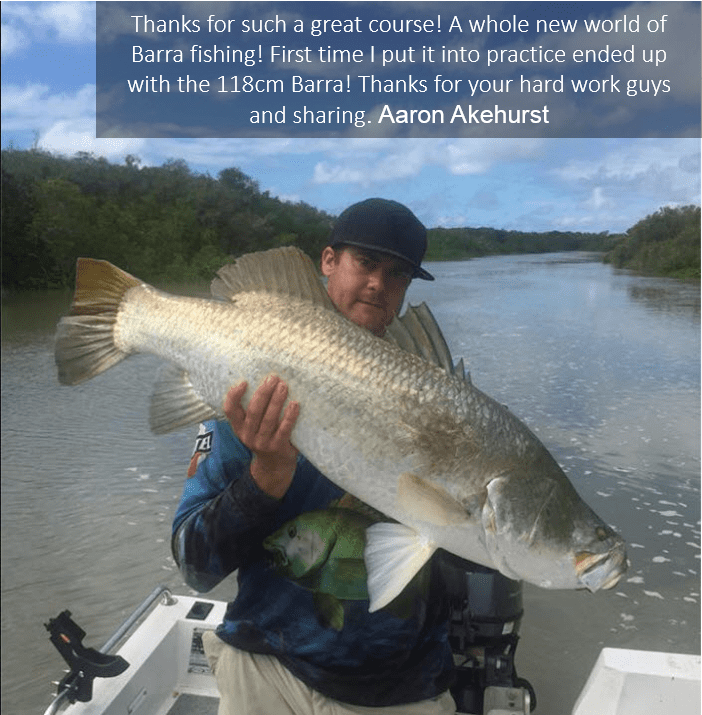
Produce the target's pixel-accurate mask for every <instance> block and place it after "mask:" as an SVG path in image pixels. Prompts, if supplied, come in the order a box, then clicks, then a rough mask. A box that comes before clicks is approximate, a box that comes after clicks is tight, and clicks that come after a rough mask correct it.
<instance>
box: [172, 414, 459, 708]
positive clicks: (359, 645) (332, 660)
mask: <svg viewBox="0 0 702 715" xmlns="http://www.w3.org/2000/svg"><path fill="white" fill-rule="evenodd" d="M251 457H252V455H251V453H250V452H249V450H248V449H246V447H244V445H242V444H241V442H239V440H238V439H237V438H236V436H235V435H234V434H233V432H232V430H231V428H230V426H229V424H228V423H227V422H225V421H221V422H208V423H205V424H204V425H202V426H201V428H200V433H199V434H198V438H197V442H196V449H195V452H194V454H193V461H192V463H191V469H190V470H189V478H188V479H187V481H186V483H185V489H184V492H183V497H182V500H181V502H180V505H179V507H178V509H177V511H176V515H175V519H174V523H173V540H172V546H173V554H174V557H175V559H176V562H177V563H178V565H179V568H180V570H181V572H182V574H183V576H184V578H185V580H186V582H187V583H188V584H189V585H190V586H192V587H193V588H195V589H196V590H198V591H208V590H210V589H211V588H213V587H214V586H215V585H217V584H218V583H219V582H220V581H221V580H222V579H223V578H225V577H226V576H228V575H229V574H230V573H232V572H233V571H235V570H236V569H238V574H237V579H238V593H237V595H236V598H234V600H233V601H232V602H231V603H229V604H228V606H227V610H226V614H225V618H224V621H223V623H222V624H221V625H220V626H219V627H218V629H217V635H218V636H219V637H220V638H222V639H223V640H224V641H226V642H227V643H229V644H231V645H232V646H234V647H236V648H239V649H242V650H246V651H249V652H254V653H266V654H270V655H274V656H276V657H277V658H278V659H279V660H280V661H281V662H282V663H283V664H284V665H285V666H286V667H287V668H288V669H289V670H290V671H291V672H292V673H293V674H294V675H296V676H297V677H298V678H300V679H301V680H302V681H303V682H305V683H307V684H308V685H309V686H310V687H312V688H313V689H315V690H317V691H318V692H321V693H322V694H324V695H326V696H328V697H331V698H334V699H336V700H340V701H342V702H348V703H352V704H355V705H363V706H376V707H379V706H385V705H396V704H402V703H409V702H416V701H419V700H424V699H426V698H432V697H436V696H437V695H439V694H440V693H442V692H444V691H445V690H446V689H447V688H448V685H449V683H450V678H451V673H452V670H453V661H452V655H451V650H450V647H449V643H448V635H447V625H446V617H445V613H444V612H443V610H442V608H441V606H440V599H439V598H437V597H436V594H434V593H432V578H431V571H432V564H431V562H430V564H428V565H427V567H425V569H423V570H422V571H421V572H420V574H418V576H417V577H416V578H415V579H414V580H413V581H412V583H411V584H410V586H408V587H407V588H406V589H405V591H404V592H403V594H401V596H400V597H398V598H397V599H395V601H393V602H392V603H391V604H389V605H388V606H387V607H385V608H382V609H379V610H378V611H376V612H374V613H370V612H369V611H368V605H369V601H368V595H367V591H366V590H365V577H366V574H365V569H364V565H363V558H362V543H363V528H362V527H363V524H364V523H366V522H365V521H364V519H366V517H365V516H364V515H362V514H359V513H358V512H357V511H353V510H350V509H345V508H340V507H343V505H344V503H345V499H346V497H345V494H344V492H343V490H341V489H340V488H339V487H337V486H336V485H335V484H333V483H332V482H331V481H330V480H328V479H327V478H326V477H325V476H324V475H323V474H321V473H320V472H319V471H318V470H317V469H316V468H315V467H314V466H313V465H312V464H311V463H310V462H309V461H308V460H307V459H306V458H305V457H304V456H302V455H300V456H299V457H298V461H297V467H296V470H295V474H294V477H293V481H292V484H291V486H290V488H289V489H288V491H287V492H286V494H285V496H284V497H283V498H282V499H280V500H278V499H275V498H274V497H271V496H270V495H268V494H266V493H265V492H263V491H262V490H261V489H260V488H259V487H258V486H257V484H256V482H255V481H254V479H253V478H252V476H251V473H250V463H251ZM347 501H348V500H347ZM359 545H360V546H359Z"/></svg>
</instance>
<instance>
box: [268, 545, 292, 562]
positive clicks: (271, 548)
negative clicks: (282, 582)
mask: <svg viewBox="0 0 702 715" xmlns="http://www.w3.org/2000/svg"><path fill="white" fill-rule="evenodd" d="M264 548H265V549H266V550H267V551H268V552H269V553H268V558H269V559H270V560H271V561H272V562H273V565H274V566H278V567H285V566H287V565H288V564H289V563H290V561H289V560H288V555H287V554H286V553H285V551H284V550H283V549H282V548H281V547H280V546H276V545H275V544H265V545H264Z"/></svg>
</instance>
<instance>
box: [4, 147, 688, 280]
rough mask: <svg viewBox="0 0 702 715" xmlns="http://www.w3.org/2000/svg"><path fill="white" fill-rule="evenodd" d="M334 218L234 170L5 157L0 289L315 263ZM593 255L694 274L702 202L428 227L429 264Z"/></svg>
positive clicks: (134, 160)
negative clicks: (588, 221)
mask: <svg viewBox="0 0 702 715" xmlns="http://www.w3.org/2000/svg"><path fill="white" fill-rule="evenodd" d="M334 218H335V217H334V216H332V215H331V214H328V213H326V212H324V211H320V210H319V209H317V208H315V207H313V206H310V205H309V204H306V203H304V202H301V201H300V202H296V203H293V202H289V201H281V200H280V199H277V198H275V197H273V196H271V195H270V194H269V193H268V192H267V191H261V190H260V188H259V185H258V182H257V181H256V180H255V179H253V178H251V177H250V176H248V175H246V174H245V173H244V172H242V171H241V170H240V169H237V168H235V167H232V168H228V169H224V170H222V171H220V172H219V173H218V175H217V177H216V178H213V177H212V176H210V175H209V174H198V173H195V172H193V171H191V170H190V168H189V167H188V166H187V164H186V163H185V162H184V161H183V160H181V159H171V160H168V161H166V162H165V163H164V164H163V165H162V166H160V167H146V166H144V167H142V166H141V162H140V160H139V159H138V157H135V156H127V157H126V159H125V161H124V163H122V164H113V163H110V162H108V161H107V160H106V159H104V158H100V157H95V156H94V155H92V154H88V153H85V152H81V153H78V154H75V155H74V156H72V157H66V156H62V155H57V154H52V153H49V152H45V151H42V150H38V149H28V150H17V149H14V148H12V147H9V148H8V149H4V150H3V151H2V237H3V246H2V258H3V261H2V289H3V293H5V292H15V291H24V290H43V289H47V288H60V287H67V286H71V285H72V284H73V281H74V278H75V262H76V258H77V257H78V256H91V257H95V258H102V259H105V260H108V261H110V262H112V263H114V264H115V265H118V266H120V268H123V269H124V270H126V271H129V272H130V273H133V274H134V275H135V276H139V278H141V279H143V280H145V281H148V282H165V281H168V282H171V281H182V282H198V281H203V280H209V279H210V278H211V277H212V276H213V275H214V273H215V271H216V270H217V269H218V268H220V267H221V266H222V265H224V264H225V263H228V262H231V261H232V260H233V259H234V258H236V257H237V256H240V255H242V254H244V253H249V252H251V251H257V250H265V249H268V248H274V247H276V246H282V245H289V244H294V245H296V246H298V247H300V248H301V249H302V250H304V251H305V252H307V253H308V254H309V255H311V256H316V255H319V253H320V252H321V250H322V248H323V247H324V246H325V244H326V240H327V237H328V235H329V230H330V228H331V225H332V223H333V221H334ZM561 251H590V252H598V253H601V254H602V256H603V260H604V261H605V262H607V263H611V264H612V265H613V266H614V267H616V268H627V269H631V270H634V271H636V272H639V273H644V274H649V275H659V276H670V277H674V278H680V279H697V280H699V278H700V207H699V206H683V207H676V208H672V207H663V208H661V209H660V210H658V211H657V212H656V213H654V214H652V215H650V216H647V217H645V218H644V219H642V220H640V221H639V222H637V223H636V224H635V225H634V226H632V227H631V228H629V229H628V230H627V231H626V232H625V233H623V234H611V233H609V232H607V231H604V232H600V233H584V232H566V231H549V232H544V233H538V232H528V231H514V230H512V231H505V230H501V229H495V228H487V227H480V228H468V227H466V228H430V229H429V248H428V251H427V255H426V260H428V261H448V260H465V259H470V258H476V257H479V256H488V255H506V254H514V253H547V252H548V253H550V252H561Z"/></svg>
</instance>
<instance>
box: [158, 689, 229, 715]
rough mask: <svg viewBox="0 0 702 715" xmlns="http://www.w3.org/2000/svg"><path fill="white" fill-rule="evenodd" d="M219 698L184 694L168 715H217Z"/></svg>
mask: <svg viewBox="0 0 702 715" xmlns="http://www.w3.org/2000/svg"><path fill="white" fill-rule="evenodd" d="M218 705H219V698H217V697H214V698H213V697H210V696H208V695H191V694H189V693H183V695H180V696H179V697H178V699H177V700H176V701H175V702H174V703H173V705H172V707H171V709H170V710H169V711H168V715H217V706H218Z"/></svg>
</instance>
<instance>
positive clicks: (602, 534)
mask: <svg viewBox="0 0 702 715" xmlns="http://www.w3.org/2000/svg"><path fill="white" fill-rule="evenodd" d="M595 536H597V538H598V539H599V540H600V541H605V540H606V539H607V530H606V529H603V528H602V527H601V526H598V527H597V528H596V529H595Z"/></svg>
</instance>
